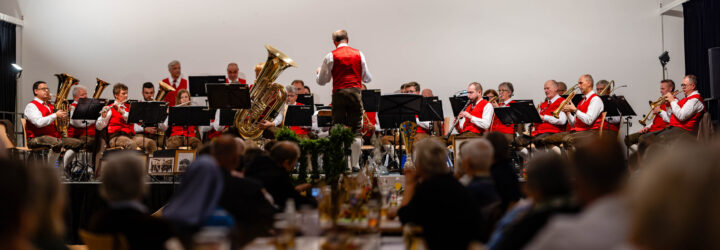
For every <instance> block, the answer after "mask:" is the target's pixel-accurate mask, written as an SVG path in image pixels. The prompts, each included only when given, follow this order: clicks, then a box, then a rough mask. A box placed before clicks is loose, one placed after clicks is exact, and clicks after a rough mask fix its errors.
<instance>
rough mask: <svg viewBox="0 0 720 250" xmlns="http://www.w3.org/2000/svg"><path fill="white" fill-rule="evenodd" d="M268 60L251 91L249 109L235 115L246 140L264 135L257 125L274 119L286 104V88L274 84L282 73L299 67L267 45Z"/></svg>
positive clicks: (238, 128)
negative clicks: (261, 121) (293, 67)
mask: <svg viewBox="0 0 720 250" xmlns="http://www.w3.org/2000/svg"><path fill="white" fill-rule="evenodd" d="M265 48H266V49H267V51H268V58H267V61H266V62H265V66H264V67H263V68H262V71H261V72H260V74H258V76H257V79H256V80H255V85H253V87H252V88H251V89H250V102H251V106H250V108H249V109H242V110H240V112H237V114H236V115H235V123H234V124H235V127H236V128H237V130H238V134H240V135H241V136H242V137H243V138H244V139H255V138H258V137H259V136H260V135H261V134H262V132H263V131H262V130H261V129H260V127H259V126H258V125H257V123H258V122H259V121H260V120H262V119H272V118H273V117H274V116H275V115H277V112H278V110H280V108H281V107H282V105H283V104H284V103H285V98H286V97H287V93H286V92H285V87H283V86H282V85H280V84H277V83H273V82H274V81H275V79H277V77H278V76H279V75H280V73H281V72H282V71H283V70H285V69H286V68H288V67H291V66H297V65H296V64H295V62H294V61H293V60H292V59H291V58H290V57H288V56H286V55H285V54H283V53H282V52H280V51H279V50H277V49H275V48H273V47H272V46H270V45H265Z"/></svg>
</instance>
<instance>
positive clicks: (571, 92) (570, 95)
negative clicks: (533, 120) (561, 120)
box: [552, 84, 578, 118]
mask: <svg viewBox="0 0 720 250" xmlns="http://www.w3.org/2000/svg"><path fill="white" fill-rule="evenodd" d="M577 87H578V85H577V84H575V85H573V86H572V87H570V88H569V89H568V90H567V91H565V93H563V94H562V95H567V98H565V100H563V101H562V102H561V103H560V106H558V108H557V109H555V111H553V112H552V115H553V116H554V117H555V118H558V117H560V112H562V109H563V108H564V107H565V105H567V104H568V103H569V102H572V99H573V97H575V93H576V92H575V90H576V89H577Z"/></svg>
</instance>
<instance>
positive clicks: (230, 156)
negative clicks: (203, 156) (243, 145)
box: [212, 135, 239, 171]
mask: <svg viewBox="0 0 720 250" xmlns="http://www.w3.org/2000/svg"><path fill="white" fill-rule="evenodd" d="M212 152H213V153H212V154H213V157H214V158H215V160H216V161H217V163H218V165H220V167H221V168H222V169H225V170H227V171H232V170H234V169H235V168H237V166H238V162H239V156H238V149H237V143H235V139H234V138H233V137H232V136H230V135H223V136H220V137H218V138H217V139H215V141H213V148H212Z"/></svg>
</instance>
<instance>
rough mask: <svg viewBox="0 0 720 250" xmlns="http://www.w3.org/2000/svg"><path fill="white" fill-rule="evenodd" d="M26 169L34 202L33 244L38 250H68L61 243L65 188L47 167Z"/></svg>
mask: <svg viewBox="0 0 720 250" xmlns="http://www.w3.org/2000/svg"><path fill="white" fill-rule="evenodd" d="M28 169H29V173H30V176H31V181H32V187H33V189H34V191H35V200H36V202H35V207H36V208H35V212H36V216H37V217H36V218H37V226H36V228H37V229H36V231H35V236H34V237H33V243H34V244H35V247H37V248H38V249H68V248H67V246H66V245H65V242H64V241H63V236H64V232H65V202H66V200H67V193H66V191H65V186H64V185H61V184H60V176H59V175H58V172H57V171H55V169H53V168H51V167H49V166H45V165H36V166H30V167H29V168H28Z"/></svg>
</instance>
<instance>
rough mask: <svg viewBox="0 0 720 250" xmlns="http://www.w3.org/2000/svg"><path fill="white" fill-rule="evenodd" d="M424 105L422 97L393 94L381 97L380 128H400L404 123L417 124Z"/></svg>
mask: <svg viewBox="0 0 720 250" xmlns="http://www.w3.org/2000/svg"><path fill="white" fill-rule="evenodd" d="M421 104H422V96H421V95H412V94H410V95H408V94H391V95H383V96H381V97H380V110H379V112H380V113H379V114H378V118H380V126H381V127H382V128H384V129H386V128H398V127H399V126H400V124H401V123H403V122H404V121H412V122H415V116H416V115H417V114H419V113H420V108H421Z"/></svg>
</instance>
